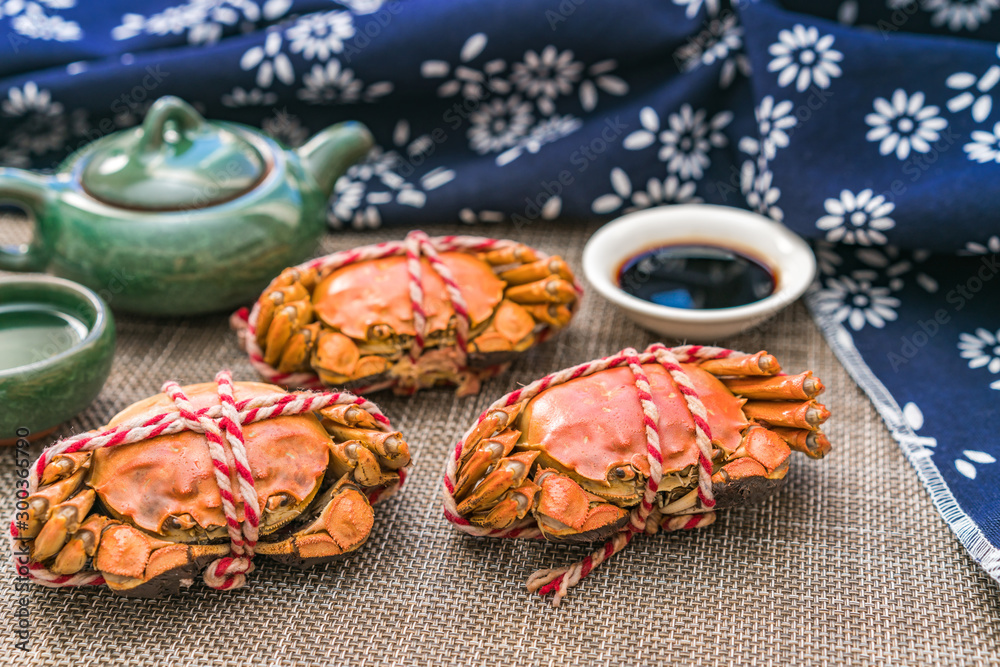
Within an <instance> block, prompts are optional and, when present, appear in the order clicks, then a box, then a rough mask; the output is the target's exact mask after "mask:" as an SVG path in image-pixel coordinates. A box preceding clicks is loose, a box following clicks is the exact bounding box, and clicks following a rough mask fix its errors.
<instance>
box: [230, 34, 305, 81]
mask: <svg viewBox="0 0 1000 667" xmlns="http://www.w3.org/2000/svg"><path fill="white" fill-rule="evenodd" d="M281 44H282V40H281V33H279V32H271V33H268V35H267V37H266V38H264V44H263V45H258V46H254V47H251V48H249V49H247V51H246V53H244V54H243V57H242V58H240V69H242V70H244V71H249V70H252V69H254V68H256V69H257V79H256V80H257V85H258V86H260V87H261V88H270V87H271V84H272V83H274V79H275V77H277V78H278V80H279V81H281V82H282V83H284V84H286V85H289V86H290V85H292V84H293V83H295V69H294V68H293V67H292V61H291V60H289V59H288V56H287V55H285V54H284V53H282V52H281Z"/></svg>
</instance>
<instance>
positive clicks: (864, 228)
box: [816, 188, 896, 245]
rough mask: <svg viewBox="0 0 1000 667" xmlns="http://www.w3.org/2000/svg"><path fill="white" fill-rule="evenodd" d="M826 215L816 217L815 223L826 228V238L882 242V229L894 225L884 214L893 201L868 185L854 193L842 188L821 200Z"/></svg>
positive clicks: (887, 212)
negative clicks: (836, 196) (878, 193)
mask: <svg viewBox="0 0 1000 667" xmlns="http://www.w3.org/2000/svg"><path fill="white" fill-rule="evenodd" d="M823 206H824V208H826V213H827V214H826V215H824V216H823V217H821V218H820V219H819V220H817V221H816V227H818V228H819V229H821V230H823V231H825V232H826V240H827V241H832V242H841V243H849V244H854V243H857V244H858V245H872V244H873V243H878V244H885V243H886V242H887V239H886V237H885V234H883V233H882V232H884V231H886V230H888V229H892V228H893V227H895V226H896V222H895V220H893V219H892V218H890V217H888V216H889V214H890V213H892V211H893V209H895V208H896V205H895V204H894V203H892V202H887V201H886V200H885V197H884V196H883V195H875V193H874V192H873V191H872V190H871V189H870V188H869V189H865V190H862V191H861V192H859V193H858V194H857V195H855V194H854V193H853V192H851V191H850V190H843V191H842V192H841V193H840V197H839V198H838V199H832V198H831V199H827V200H826V201H825V202H824V203H823Z"/></svg>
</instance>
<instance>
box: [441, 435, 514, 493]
mask: <svg viewBox="0 0 1000 667" xmlns="http://www.w3.org/2000/svg"><path fill="white" fill-rule="evenodd" d="M520 436H521V432H520V431H514V430H507V431H504V432H503V433H501V434H499V435H495V436H493V437H492V438H490V439H488V440H483V441H482V442H481V443H480V444H479V446H478V447H476V451H475V452H473V454H472V456H470V457H469V458H468V460H467V461H466V462H465V463H463V464H462V467H461V469H459V472H458V480H457V482H456V484H455V493H454V495H455V496H458V497H464V496H465V495H466V494H467V493H468V492H469V491H471V490H472V487H473V486H474V485H475V483H476V482H477V481H479V478H480V477H482V476H483V475H484V474H486V469H487V468H489V467H490V466H491V465H493V464H495V463H496V462H497V461H499V460H500V459H502V458H503V457H505V456H507V455H508V454H510V453H511V452H512V451H513V450H514V445H515V443H517V439H518V438H519V437H520Z"/></svg>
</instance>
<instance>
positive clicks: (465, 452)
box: [459, 403, 523, 465]
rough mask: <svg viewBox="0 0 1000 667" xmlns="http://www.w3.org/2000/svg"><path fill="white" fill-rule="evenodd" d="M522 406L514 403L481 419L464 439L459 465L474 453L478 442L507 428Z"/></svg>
mask: <svg viewBox="0 0 1000 667" xmlns="http://www.w3.org/2000/svg"><path fill="white" fill-rule="evenodd" d="M522 405H523V403H515V404H514V405H508V406H506V407H502V408H497V409H495V410H491V411H490V412H489V413H488V414H487V415H486V416H485V417H484V418H483V420H482V421H481V422H479V424H477V425H476V428H475V429H474V430H473V431H472V433H470V434H469V437H468V438H466V439H465V445H464V448H463V449H462V458H461V460H460V461H459V465H465V462H466V461H467V460H468V458H469V456H471V455H472V453H473V452H474V451H475V448H476V445H478V444H479V441H480V440H483V439H484V438H488V437H490V436H492V435H495V434H496V433H498V432H499V431H502V430H504V429H505V428H507V425H508V424H512V423H513V422H514V419H515V418H516V417H517V415H518V414H520V412H521V406H522Z"/></svg>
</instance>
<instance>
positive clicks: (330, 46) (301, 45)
mask: <svg viewBox="0 0 1000 667" xmlns="http://www.w3.org/2000/svg"><path fill="white" fill-rule="evenodd" d="M354 32H355V31H354V18H353V17H352V16H351V13H350V12H346V11H332V12H318V13H315V14H307V15H306V16H303V17H302V18H300V19H299V20H297V21H296V22H295V23H294V24H293V25H292V26H291V27H289V28H288V29H287V30H286V31H285V37H286V38H287V39H288V41H289V47H288V50H289V51H291V52H292V53H300V54H302V57H303V58H305V59H306V60H321V61H324V62H325V61H327V60H329V59H330V56H332V55H333V54H335V53H342V52H343V51H344V41H345V40H348V39H350V38H351V37H354Z"/></svg>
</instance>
